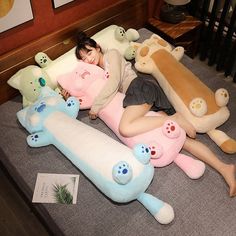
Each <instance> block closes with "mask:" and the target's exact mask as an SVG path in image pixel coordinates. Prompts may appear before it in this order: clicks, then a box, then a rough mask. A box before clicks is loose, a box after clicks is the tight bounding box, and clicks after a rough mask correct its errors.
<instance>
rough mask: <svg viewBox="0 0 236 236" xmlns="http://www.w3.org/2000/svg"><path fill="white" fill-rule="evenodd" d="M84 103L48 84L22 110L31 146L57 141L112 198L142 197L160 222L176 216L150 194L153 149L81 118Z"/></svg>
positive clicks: (20, 113)
mask: <svg viewBox="0 0 236 236" xmlns="http://www.w3.org/2000/svg"><path fill="white" fill-rule="evenodd" d="M78 110H79V102H78V100H77V99H76V98H74V97H70V98H69V99H68V100H67V101H66V102H65V101H64V100H63V99H62V98H61V97H60V96H59V95H58V94H57V93H56V92H54V91H53V90H51V89H49V88H48V87H45V88H43V89H42V94H41V96H40V97H39V99H38V100H37V101H36V102H35V103H34V104H32V105H30V106H28V107H27V108H24V109H23V110H21V111H19V112H18V113H17V117H18V119H19V121H20V123H21V124H22V125H23V126H24V127H25V128H26V129H27V130H28V131H29V132H30V133H31V134H30V135H29V136H28V137H27V142H28V144H29V145H30V146H31V147H41V146H46V145H49V144H53V145H55V146H56V147H57V148H58V149H59V150H60V151H61V152H62V153H63V154H64V155H65V156H66V157H67V158H68V159H69V160H70V161H71V162H72V163H73V164H74V165H75V166H77V167H78V168H79V169H80V170H81V171H82V172H83V173H84V174H85V175H86V176H87V177H88V178H89V179H90V180H91V181H92V182H93V183H94V184H95V185H96V186H97V187H98V189H100V190H101V192H103V193H104V194H105V195H106V196H107V197H109V198H110V199H112V200H113V201H115V202H119V203H128V202H130V201H133V200H138V201H139V202H141V203H142V204H143V205H144V206H145V207H146V209H147V210H148V211H149V212H150V213H151V214H152V215H153V216H154V217H155V219H156V220H157V221H158V222H160V223H161V224H168V223H170V222H171V221H172V220H173V218H174V211H173V208H172V207H171V206H170V205H169V204H167V203H165V202H163V201H161V200H159V199H157V198H156V197H154V196H152V195H150V194H147V193H145V190H146V189H147V187H148V186H149V185H150V183H151V181H152V179H153V175H154V167H153V165H151V164H150V150H149V148H147V147H146V146H145V145H142V144H139V145H136V146H135V148H134V150H132V149H130V148H128V147H127V146H125V145H123V144H121V143H119V142H118V141H116V140H114V139H112V138H110V137H109V136H107V135H106V134H104V133H102V132H100V131H98V130H96V129H94V128H92V127H90V126H88V125H86V124H84V123H82V122H80V121H79V120H77V119H76V117H77V114H78Z"/></svg>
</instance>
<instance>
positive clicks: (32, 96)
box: [8, 25, 139, 107]
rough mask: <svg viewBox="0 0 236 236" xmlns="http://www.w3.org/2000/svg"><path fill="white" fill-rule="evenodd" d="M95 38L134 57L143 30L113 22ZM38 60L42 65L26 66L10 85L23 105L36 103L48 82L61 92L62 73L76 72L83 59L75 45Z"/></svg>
mask: <svg viewBox="0 0 236 236" xmlns="http://www.w3.org/2000/svg"><path fill="white" fill-rule="evenodd" d="M93 38H94V39H95V40H97V42H98V43H99V44H100V46H101V47H102V50H103V51H106V50H107V49H111V48H114V49H117V50H118V51H119V52H120V53H121V55H123V56H125V57H126V59H129V60H131V59H134V57H135V52H136V50H135V47H134V46H132V45H131V42H133V41H136V40H137V39H138V38H139V33H138V31H137V30H135V29H128V30H127V31H125V30H124V28H122V27H120V26H117V25H110V26H108V27H106V28H105V29H103V30H101V31H99V32H98V33H96V34H95V35H94V36H93ZM35 61H36V63H37V64H38V65H39V67H38V66H35V65H31V66H28V67H25V68H22V69H21V70H19V71H18V72H17V73H16V74H15V75H13V76H12V77H11V78H10V79H9V80H8V84H9V85H10V86H12V87H13V88H15V89H17V90H19V91H20V93H21V95H22V100H23V101H22V103H23V107H26V106H28V105H30V104H32V103H34V102H35V101H36V100H37V98H38V96H39V94H40V91H41V88H42V87H44V86H46V85H47V86H49V87H50V88H52V89H55V90H56V91H58V88H57V86H58V83H57V78H58V76H60V75H63V74H65V73H69V72H71V71H73V70H74V69H75V67H76V66H77V65H78V62H79V61H78V59H77V58H76V56H75V47H74V48H72V49H71V50H69V51H68V52H67V53H65V54H63V55H61V56H60V57H58V58H56V59H55V60H51V59H50V58H49V56H48V55H47V54H46V53H44V52H39V53H37V54H36V55H35ZM23 78H24V79H23ZM58 92H59V91H58Z"/></svg>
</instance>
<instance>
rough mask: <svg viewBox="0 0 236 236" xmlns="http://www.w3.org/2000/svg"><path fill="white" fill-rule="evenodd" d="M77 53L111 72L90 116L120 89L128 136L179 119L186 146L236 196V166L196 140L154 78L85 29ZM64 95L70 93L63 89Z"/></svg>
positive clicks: (123, 123) (123, 126)
mask: <svg viewBox="0 0 236 236" xmlns="http://www.w3.org/2000/svg"><path fill="white" fill-rule="evenodd" d="M77 40H78V43H77V47H76V56H77V58H78V59H80V60H83V61H84V62H86V63H89V64H94V65H97V66H100V67H101V68H103V69H104V70H105V71H106V73H107V74H108V75H109V78H108V80H107V82H106V85H105V86H104V88H103V89H102V91H100V92H99V94H98V96H97V97H96V98H95V100H94V102H93V105H92V107H91V109H90V111H89V117H90V118H91V119H96V118H97V114H98V112H99V111H100V110H101V109H102V108H103V107H105V106H106V105H107V104H108V103H109V102H110V101H111V100H112V99H113V98H114V96H115V95H116V93H117V92H121V93H125V94H126V96H125V98H124V101H123V106H124V107H125V110H124V113H123V115H122V118H121V121H120V125H119V131H120V133H121V135H123V136H125V137H131V136H135V135H138V134H141V133H144V132H147V131H150V130H152V129H155V128H158V127H160V126H162V125H163V124H164V122H165V121H166V120H167V119H168V120H169V119H171V120H173V121H175V122H177V123H178V124H179V125H180V126H181V127H182V128H183V129H184V130H185V131H186V133H187V135H188V136H189V137H190V138H189V137H187V138H186V141H185V143H184V146H183V148H184V149H185V150H186V151H188V152H190V153H192V154H193V155H194V156H196V157H197V158H198V159H200V160H202V161H203V162H205V163H207V164H209V165H210V166H211V167H213V168H214V169H215V170H217V171H218V172H219V173H220V174H221V175H222V176H223V178H224V179H225V181H226V183H227V184H228V186H229V196H230V197H233V196H236V180H235V172H236V166H235V165H233V164H225V163H223V162H222V161H220V160H219V159H218V158H217V157H216V156H215V154H214V153H213V152H212V151H211V150H210V149H209V148H208V147H207V146H205V145H204V144H202V143H200V142H198V141H196V140H195V139H193V138H195V136H196V131H195V129H194V127H193V126H192V124H190V123H189V122H188V121H187V120H186V119H185V118H183V117H182V116H181V114H179V113H175V111H174V109H173V107H172V106H171V105H170V103H169V102H168V99H167V98H166V96H165V94H164V93H163V91H162V90H161V89H160V87H159V86H158V83H157V82H156V80H155V79H154V78H151V77H150V78H143V77H137V75H136V73H135V72H134V71H133V70H132V68H131V63H130V62H127V61H126V60H125V59H124V58H123V56H122V55H121V54H120V53H119V52H118V51H117V50H115V49H112V50H108V51H106V52H105V53H103V52H102V50H101V48H100V47H99V45H98V44H97V43H96V42H95V41H94V40H93V39H91V38H89V37H87V36H86V34H85V33H83V32H80V33H79V35H78V39H77ZM62 94H63V95H64V96H68V95H69V94H68V93H67V92H66V91H62ZM149 110H154V111H162V112H163V114H168V116H167V115H163V116H145V114H146V113H147V112H148V111H149Z"/></svg>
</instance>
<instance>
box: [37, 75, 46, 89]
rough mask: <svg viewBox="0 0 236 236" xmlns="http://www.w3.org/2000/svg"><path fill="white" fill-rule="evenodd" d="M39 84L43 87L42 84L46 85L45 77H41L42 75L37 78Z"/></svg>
mask: <svg viewBox="0 0 236 236" xmlns="http://www.w3.org/2000/svg"><path fill="white" fill-rule="evenodd" d="M39 84H40V86H41V87H44V86H45V85H46V81H45V79H44V78H42V77H40V78H39Z"/></svg>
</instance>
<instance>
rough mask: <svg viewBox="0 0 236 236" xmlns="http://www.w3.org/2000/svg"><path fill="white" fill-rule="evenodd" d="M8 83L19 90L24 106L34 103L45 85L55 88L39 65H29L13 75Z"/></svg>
mask: <svg viewBox="0 0 236 236" xmlns="http://www.w3.org/2000/svg"><path fill="white" fill-rule="evenodd" d="M7 83H8V84H9V85H10V86H12V87H13V88H15V89H17V90H19V92H20V93H21V95H22V104H23V107H26V106H28V105H30V104H32V103H34V102H35V101H36V100H37V98H38V96H39V94H40V92H41V88H43V87H44V86H49V87H51V88H55V86H54V85H53V83H52V82H51V79H50V77H49V76H48V74H47V73H46V72H45V71H44V70H42V69H41V68H40V67H38V66H34V65H31V66H27V67H25V68H23V69H21V70H19V71H18V72H17V73H16V74H15V75H13V76H12V77H11V78H10V79H9V80H8V81H7Z"/></svg>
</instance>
